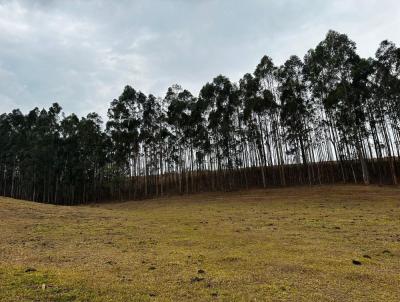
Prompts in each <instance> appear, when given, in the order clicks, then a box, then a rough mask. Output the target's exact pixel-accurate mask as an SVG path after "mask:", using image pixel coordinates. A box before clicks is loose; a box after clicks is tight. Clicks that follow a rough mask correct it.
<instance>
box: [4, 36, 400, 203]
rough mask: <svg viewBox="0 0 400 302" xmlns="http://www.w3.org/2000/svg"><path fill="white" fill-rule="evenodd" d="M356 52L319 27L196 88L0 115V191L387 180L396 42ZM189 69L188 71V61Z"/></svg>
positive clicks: (63, 197)
mask: <svg viewBox="0 0 400 302" xmlns="http://www.w3.org/2000/svg"><path fill="white" fill-rule="evenodd" d="M377 47H378V49H377V51H376V54H375V57H374V58H367V59H366V58H362V57H360V56H359V55H358V54H357V51H356V44H355V42H353V41H352V40H351V39H350V38H349V37H348V36H347V35H345V34H341V33H338V32H335V31H329V32H328V33H327V35H326V37H325V39H324V40H323V41H322V42H320V43H319V44H318V45H317V46H316V47H315V48H313V49H310V50H309V51H308V52H307V54H306V55H305V56H304V58H303V59H301V58H299V57H297V56H291V57H290V58H289V59H288V60H287V61H286V62H285V63H284V64H283V65H282V66H276V65H274V63H273V61H272V59H271V58H270V57H268V56H264V57H263V58H262V59H261V61H260V63H259V64H258V65H257V66H256V68H255V70H254V72H253V73H247V74H245V75H244V76H243V77H242V78H241V79H240V80H239V82H238V83H234V82H231V81H230V80H229V78H227V77H225V76H223V75H219V76H217V77H216V78H214V79H213V80H212V81H211V82H209V83H206V84H205V85H204V86H203V87H202V89H201V90H200V93H199V95H198V96H195V95H193V94H192V93H191V92H189V91H188V90H185V89H184V88H182V87H181V86H179V85H173V86H171V87H170V88H168V90H167V92H166V94H165V96H164V97H157V96H154V95H152V94H150V95H145V94H144V93H142V92H140V91H138V90H136V89H134V88H133V87H131V86H126V87H125V88H124V89H123V92H122V94H121V95H120V96H119V97H118V98H117V99H114V100H113V101H112V102H111V103H110V106H109V109H108V114H107V115H108V117H107V120H106V121H102V118H101V117H100V115H99V114H97V113H90V114H88V115H87V116H86V117H82V118H80V117H78V116H77V115H76V114H70V115H65V114H63V113H62V108H61V107H60V105H58V104H57V103H54V104H53V105H52V106H51V107H50V108H48V109H47V110H46V109H42V110H40V109H39V108H34V109H33V110H31V111H30V112H28V113H22V112H21V111H20V110H19V109H15V110H13V111H12V112H10V113H4V114H1V115H0V195H2V196H7V197H12V198H19V199H25V200H32V201H37V202H44V203H53V204H63V205H71V204H80V203H89V202H100V201H113V200H136V199H145V198H151V197H156V196H162V195H169V194H190V193H196V192H204V191H231V190H238V189H248V188H265V187H277V186H293V185H314V184H336V183H359V184H370V183H376V184H397V183H398V179H399V178H398V176H399V175H400V163H399V159H400V48H397V46H396V45H395V44H394V43H392V42H390V41H386V40H385V41H383V42H382V43H381V44H380V45H377ZM193 72H195V71H193Z"/></svg>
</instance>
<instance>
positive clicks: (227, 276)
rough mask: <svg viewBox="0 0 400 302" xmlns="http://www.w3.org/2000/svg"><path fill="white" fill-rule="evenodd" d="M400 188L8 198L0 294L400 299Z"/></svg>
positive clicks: (22, 297) (2, 214)
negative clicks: (68, 201) (49, 201)
mask: <svg viewBox="0 0 400 302" xmlns="http://www.w3.org/2000/svg"><path fill="white" fill-rule="evenodd" d="M399 272H400V189H398V188H395V187H374V186H371V187H364V186H332V187H328V186H321V187H312V188H309V187H299V188H288V189H271V190H255V191H250V192H236V193H225V194H223V193H213V194H199V195H193V196H181V197H173V198H163V199H157V200H151V201H141V202H126V203H116V204H104V205H93V206H79V207H62V206H52V205H44V204H36V203H31V202H25V201H20V200H12V199H7V198H3V199H0V301H400V291H399V288H400V274H399Z"/></svg>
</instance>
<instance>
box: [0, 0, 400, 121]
mask: <svg viewBox="0 0 400 302" xmlns="http://www.w3.org/2000/svg"><path fill="white" fill-rule="evenodd" d="M398 28H400V3H399V2H398V1H397V0H386V1H385V0H383V1H382V0H381V1H378V0H363V1H361V0H334V1H325V0H304V1H296V0H280V1H272V0H271V1H270V0H264V1H262V0H250V1H239V0H220V1H217V0H198V1H195V0H186V1H184V0H153V1H128V0H119V1H107V0H103V1H101V0H97V1H96V0H87V1H78V0H70V1H61V0H60V1H57V0H46V1H32V0H25V1H24V0H19V1H18V0H14V1H1V0H0V112H4V111H10V110H11V109H13V108H16V107H18V108H21V109H23V110H28V109H31V108H32V107H34V106H38V107H40V108H41V107H46V106H49V105H50V104H51V103H52V102H53V101H58V102H59V103H60V104H61V105H62V106H63V107H64V109H65V111H67V112H72V111H73V112H77V113H78V114H86V113H88V112H90V111H97V112H99V113H101V114H102V115H105V112H106V109H107V107H108V105H109V102H110V101H111V100H112V99H113V98H115V97H117V96H118V95H119V94H120V93H121V90H122V88H123V86H124V85H126V84H130V85H132V86H134V87H135V88H137V89H139V90H142V91H143V92H145V93H154V94H156V95H163V94H164V93H165V91H166V89H167V88H168V87H169V86H170V85H171V84H174V83H179V84H181V85H182V86H184V87H185V88H188V89H190V90H192V91H193V92H194V93H195V94H197V93H198V90H199V89H200V88H201V86H202V85H203V84H204V83H206V82H207V81H210V80H211V79H212V78H213V77H214V76H216V75H218V74H220V73H222V74H225V75H227V76H228V77H230V78H231V79H232V80H234V81H237V80H238V79H239V78H240V76H242V75H243V74H244V73H246V72H251V71H253V70H254V68H255V66H256V64H257V63H258V61H259V60H260V58H261V57H262V56H263V55H264V54H268V55H269V56H271V57H272V58H273V59H274V61H275V62H276V63H278V64H281V63H283V62H284V60H285V59H286V58H288V57H289V56H290V55H291V54H296V55H299V56H301V57H302V56H303V55H304V54H305V52H306V51H307V50H308V49H309V48H311V47H314V46H315V45H316V44H317V43H318V42H319V41H320V40H322V39H323V37H324V35H325V34H326V32H327V31H328V30H329V29H335V30H338V31H341V32H345V33H347V34H349V36H350V37H351V38H352V39H353V40H355V41H356V42H357V44H358V48H359V53H360V54H361V55H363V56H373V54H374V52H375V50H376V48H377V46H378V44H379V42H380V41H381V40H383V39H390V40H393V41H394V42H395V43H399V40H400V36H399V34H398Z"/></svg>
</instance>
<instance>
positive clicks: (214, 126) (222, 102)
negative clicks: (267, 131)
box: [199, 75, 239, 188]
mask: <svg viewBox="0 0 400 302" xmlns="http://www.w3.org/2000/svg"><path fill="white" fill-rule="evenodd" d="M238 100H239V99H238V91H237V87H236V86H235V85H233V84H232V83H231V81H230V80H229V79H228V78H226V77H224V76H222V75H220V76H218V77H216V78H214V80H213V81H212V82H211V83H207V84H206V85H205V86H203V88H202V89H201V91H200V96H199V101H200V102H201V103H203V104H204V105H203V106H204V109H205V110H204V113H203V114H204V115H205V118H206V120H207V122H208V125H207V127H208V130H209V134H210V136H209V138H210V145H211V150H212V153H213V155H211V156H210V162H211V169H214V167H215V166H214V167H213V164H214V161H216V163H215V164H216V167H215V168H216V169H217V170H218V172H219V174H222V176H226V175H225V170H226V169H227V170H229V171H231V170H232V169H233V168H234V164H235V162H236V160H235V159H236V157H237V137H236V135H235V131H236V128H235V126H236V125H237V123H236V121H237V118H238V116H237V110H236V108H237V106H238ZM219 178H220V177H218V179H219ZM218 183H219V185H220V186H221V187H223V188H226V187H225V183H224V181H222V180H221V179H219V180H218ZM231 185H232V179H231V175H230V174H229V175H228V187H231Z"/></svg>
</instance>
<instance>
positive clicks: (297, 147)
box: [279, 56, 314, 183]
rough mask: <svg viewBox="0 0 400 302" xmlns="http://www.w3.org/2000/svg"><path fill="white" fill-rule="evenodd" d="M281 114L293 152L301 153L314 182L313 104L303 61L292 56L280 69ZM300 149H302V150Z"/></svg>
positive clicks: (300, 155) (309, 179) (309, 177)
mask: <svg viewBox="0 0 400 302" xmlns="http://www.w3.org/2000/svg"><path fill="white" fill-rule="evenodd" d="M279 79H280V85H279V91H280V100H281V108H280V116H281V123H282V126H283V128H284V130H285V132H284V135H285V139H286V141H287V142H288V143H289V144H290V147H291V149H290V150H289V153H291V154H293V153H294V154H298V155H299V157H301V159H302V163H303V165H304V166H305V167H306V169H307V178H308V181H309V183H311V182H312V179H311V173H310V170H309V166H308V163H309V161H310V159H311V152H310V148H311V141H310V133H311V131H312V122H313V121H312V120H313V116H314V112H313V107H312V103H311V102H310V100H309V98H308V96H307V90H306V83H305V80H304V75H303V62H302V61H301V60H300V59H299V58H298V57H297V56H292V57H290V59H289V60H287V61H286V62H285V64H284V65H283V66H282V67H281V68H280V69H279ZM298 151H299V152H298Z"/></svg>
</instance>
